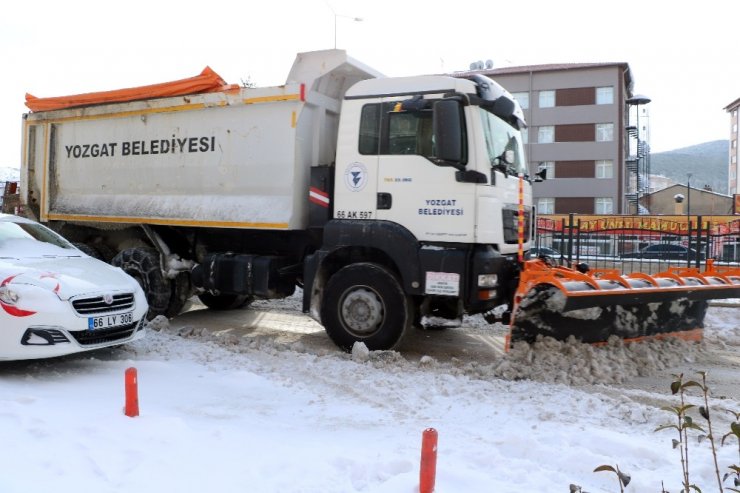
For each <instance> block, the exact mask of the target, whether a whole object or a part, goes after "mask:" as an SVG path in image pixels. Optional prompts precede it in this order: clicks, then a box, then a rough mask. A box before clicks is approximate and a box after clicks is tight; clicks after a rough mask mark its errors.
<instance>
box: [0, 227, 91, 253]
mask: <svg viewBox="0 0 740 493" xmlns="http://www.w3.org/2000/svg"><path fill="white" fill-rule="evenodd" d="M79 255H80V252H79V250H77V249H76V248H75V247H74V246H72V244H71V243H70V242H68V241H67V240H65V239H64V238H62V237H61V236H59V235H58V234H56V233H55V232H53V231H52V230H50V229H49V228H47V227H45V226H42V225H40V224H35V223H25V222H11V221H0V257H3V258H30V257H44V256H63V257H71V256H79Z"/></svg>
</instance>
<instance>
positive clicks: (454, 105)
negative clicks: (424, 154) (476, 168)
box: [432, 99, 465, 170]
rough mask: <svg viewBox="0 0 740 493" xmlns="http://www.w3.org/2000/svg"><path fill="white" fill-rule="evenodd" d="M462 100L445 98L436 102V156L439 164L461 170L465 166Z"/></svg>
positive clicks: (434, 120) (434, 122)
mask: <svg viewBox="0 0 740 493" xmlns="http://www.w3.org/2000/svg"><path fill="white" fill-rule="evenodd" d="M460 108H461V106H460V102H459V101H457V100H455V99H443V100H441V101H437V102H435V103H434V117H433V119H432V128H433V129H434V146H435V158H436V159H437V160H438V161H439V164H446V165H448V166H453V167H455V168H457V169H459V170H462V169H464V168H465V164H464V163H463V140H462V139H463V137H462V133H463V132H462V130H463V128H462V112H461V111H460Z"/></svg>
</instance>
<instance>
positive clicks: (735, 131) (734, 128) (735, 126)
mask: <svg viewBox="0 0 740 493" xmlns="http://www.w3.org/2000/svg"><path fill="white" fill-rule="evenodd" d="M732 131H733V133H737V123H735V124H734V125H733V126H732Z"/></svg>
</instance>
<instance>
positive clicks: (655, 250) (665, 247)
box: [622, 243, 705, 260]
mask: <svg viewBox="0 0 740 493" xmlns="http://www.w3.org/2000/svg"><path fill="white" fill-rule="evenodd" d="M622 258H640V259H657V260H696V259H697V252H696V250H694V249H693V248H687V247H685V246H683V245H678V244H675V243H657V244H655V245H648V246H646V247H645V248H643V249H642V250H640V251H637V252H630V253H625V254H623V255H622ZM698 258H699V259H700V260H704V258H705V255H704V254H703V253H702V254H700V255H699V256H698Z"/></svg>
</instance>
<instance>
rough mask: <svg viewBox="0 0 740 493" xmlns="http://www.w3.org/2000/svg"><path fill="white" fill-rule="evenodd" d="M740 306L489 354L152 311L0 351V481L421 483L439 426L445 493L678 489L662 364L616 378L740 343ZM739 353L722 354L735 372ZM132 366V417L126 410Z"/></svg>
mask: <svg viewBox="0 0 740 493" xmlns="http://www.w3.org/2000/svg"><path fill="white" fill-rule="evenodd" d="M257 308H259V306H258V307H257ZM263 308H264V307H263ZM737 313H738V308H714V307H713V308H711V309H710V316H709V317H708V323H709V327H708V329H707V331H706V332H707V333H706V341H705V342H704V343H703V344H702V345H700V346H687V345H685V344H678V343H663V344H656V345H649V346H642V347H641V348H640V349H632V348H624V347H622V346H620V345H616V346H613V347H611V348H606V349H603V350H601V349H594V348H591V347H590V346H586V347H581V346H578V345H555V347H549V348H542V347H540V348H535V349H532V350H527V351H525V350H523V349H519V350H517V351H514V352H513V353H511V354H510V355H508V356H500V357H498V358H496V359H495V360H494V361H485V362H479V363H475V362H473V361H470V360H464V359H460V358H456V357H453V358H449V359H445V358H442V357H436V358H435V357H432V356H421V357H407V356H406V355H405V354H404V355H402V354H399V353H396V352H378V353H367V352H365V351H361V350H358V351H356V352H355V354H353V355H347V354H344V353H340V352H337V351H335V350H329V349H320V350H315V349H313V346H311V345H308V344H306V343H305V342H291V343H281V342H276V340H275V339H271V338H269V337H255V338H238V337H233V336H231V337H230V336H224V335H223V334H221V335H219V336H216V335H214V333H213V332H212V331H209V330H203V329H202V328H200V329H198V328H193V327H190V328H185V329H183V328H177V326H176V324H175V323H167V322H166V321H165V322H163V323H162V321H160V322H161V323H159V324H158V326H157V328H152V329H150V330H149V334H148V338H146V339H145V340H142V341H139V342H137V343H135V344H133V345H131V346H128V347H126V348H120V349H116V350H107V351H104V352H98V353H92V354H86V355H78V356H76V357H68V358H63V359H58V360H52V361H37V362H26V363H5V364H3V365H0V371H1V372H2V375H3V379H2V383H1V384H0V402H1V403H2V405H1V406H0V426H2V429H3V439H4V442H5V447H3V448H2V451H1V452H0V464H2V465H1V466H0V471H2V472H1V473H0V492H3V493H15V492H29V491H31V492H37V491H38V492H41V491H54V492H75V493H78V492H92V491H95V492H97V493H105V492H134V491H135V492H141V493H147V492H152V493H153V492H157V493H161V492H170V491H172V492H199V493H201V492H203V491H213V492H224V493H230V492H246V491H249V492H317V493H318V492H321V493H330V492H337V493H340V492H341V493H347V492H393V493H415V492H416V491H418V483H419V457H420V445H421V437H422V432H423V430H424V429H426V428H429V427H433V428H435V429H436V430H438V433H439V448H438V464H437V476H436V477H437V481H436V482H437V488H436V491H437V492H440V493H441V492H494V491H495V492H505V493H506V492H531V491H537V492H568V491H569V485H570V484H571V483H575V484H579V485H581V486H583V488H584V491H589V492H591V493H593V492H607V491H609V492H616V491H619V488H618V485H617V483H616V480H615V478H614V476H613V475H611V474H609V473H604V472H601V473H593V472H592V471H593V469H594V468H595V467H597V466H599V465H602V464H610V465H617V464H618V465H619V467H620V469H622V470H623V471H626V472H627V473H629V474H630V475H631V477H632V483H631V484H630V485H629V487H628V488H627V490H626V491H627V492H630V491H631V492H657V491H660V485H661V481H663V482H665V486H666V489H667V490H669V491H672V492H676V491H679V490H680V480H681V479H680V462H679V461H680V458H679V455H678V451H677V450H673V449H672V448H671V439H672V438H674V434H673V433H671V432H668V431H663V432H659V433H654V431H653V430H654V429H655V428H656V427H658V426H660V425H661V424H664V423H668V422H670V421H671V418H670V416H669V414H668V413H667V412H665V411H662V410H660V407H661V406H666V405H676V403H677V401H676V400H675V399H674V398H673V397H672V396H670V392H669V390H668V388H669V384H670V381H669V380H666V381H665V382H663V383H664V385H662V388H660V389H656V391H655V392H650V391H645V390H636V389H635V388H634V387H630V386H628V385H623V384H621V383H620V382H624V381H631V380H630V379H632V380H634V378H650V377H651V376H654V375H656V374H659V373H660V372H666V371H667V372H669V371H670V370H671V368H672V367H674V366H681V365H689V366H690V367H694V366H695V365H697V364H698V363H697V362H701V361H702V358H703V357H704V356H706V355H708V354H713V351H719V352H720V353H721V354H729V355H730V357H732V355H734V356H737V354H738V349H739V348H740V324H738V322H737ZM173 322H174V321H173ZM316 337H317V338H318V337H319V336H318V335H317V336H316ZM705 360H706V358H705ZM734 361H735V362H733V361H732V360H730V361H728V362H727V363H726V364H724V367H726V368H724V370H723V371H730V372H734V375H738V374H740V364H738V363H737V360H734ZM692 365H693V366H692ZM129 367H136V368H137V370H138V375H139V394H140V396H139V398H140V409H141V415H140V416H139V417H136V418H128V417H126V416H125V415H124V414H123V412H122V408H123V403H124V371H125V370H126V368H129ZM696 369H697V370H701V369H705V368H701V367H696ZM636 375H638V376H637V377H636ZM639 375H642V376H641V377H639ZM687 376H688V377H691V378H694V377H695V375H687ZM522 378H525V379H522ZM709 381H710V386H711V383H712V375H711V373H710V375H709ZM731 381H734V382H737V381H738V380H737V379H735V380H731ZM560 382H562V383H560ZM600 382H604V383H600ZM691 401H692V402H695V403H696V404H699V400H698V399H697V398H694V397H692V398H691ZM711 406H712V409H713V410H714V411H715V412H714V418H715V419H716V423H715V427H716V428H718V429H719V430H718V431H715V433H716V434H719V433H722V434H724V433H725V432H726V431H728V428H729V417H730V415H729V413H727V412H726V410H732V411H735V412H737V411H740V403H739V401H738V400H737V398H733V397H726V398H720V396H717V397H713V398H712V401H711ZM698 419H700V418H698ZM695 440H696V439H695V438H694V439H692V441H691V449H690V454H691V456H690V460H691V472H692V476H691V480H692V482H693V483H695V484H697V485H699V486H700V487H701V488H702V490H703V491H705V492H707V491H717V487H716V480H715V479H714V472H713V471H714V470H713V466H712V463H711V453H710V449H709V445H708V444H707V442H706V441H704V442H703V443H702V444H701V445H699V444H697V443H696V441H695ZM733 463H735V464H736V463H738V449H737V446H736V445H734V444H733V445H732V446H730V445H728V446H725V447H723V448H722V449H721V450H720V464H721V466H722V468H723V471H724V469H726V468H727V466H729V465H730V464H733Z"/></svg>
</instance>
